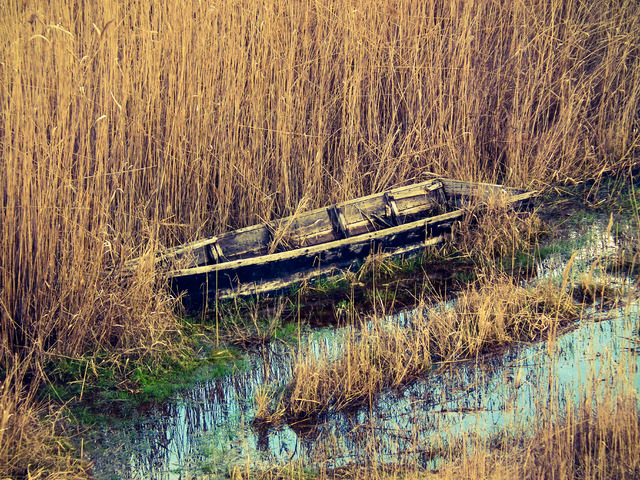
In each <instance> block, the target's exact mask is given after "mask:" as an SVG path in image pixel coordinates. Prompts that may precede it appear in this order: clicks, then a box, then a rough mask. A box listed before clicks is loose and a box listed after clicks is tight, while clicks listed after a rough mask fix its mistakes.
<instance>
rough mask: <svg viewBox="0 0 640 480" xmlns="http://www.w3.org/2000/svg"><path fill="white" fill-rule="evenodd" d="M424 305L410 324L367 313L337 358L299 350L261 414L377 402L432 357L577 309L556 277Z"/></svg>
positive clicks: (498, 341)
mask: <svg viewBox="0 0 640 480" xmlns="http://www.w3.org/2000/svg"><path fill="white" fill-rule="evenodd" d="M418 312H419V313H417V314H416V315H415V317H414V318H412V319H411V322H410V323H409V324H408V325H398V324H394V323H381V322H379V321H373V323H372V324H371V325H369V324H368V323H369V322H368V320H366V321H364V320H361V323H362V326H361V328H360V329H358V330H355V329H353V330H351V331H350V333H349V335H348V337H347V338H346V339H345V340H344V341H343V342H341V345H342V348H341V355H340V357H339V358H338V359H337V360H326V359H324V360H318V359H317V356H316V355H314V354H313V353H312V352H302V353H300V354H298V357H297V358H296V362H295V364H294V367H293V377H292V379H291V381H290V382H289V384H288V385H287V387H286V389H285V390H284V391H283V392H282V394H281V395H273V392H268V391H263V392H261V394H260V398H259V400H258V401H257V404H258V407H259V408H258V413H257V415H256V418H257V421H258V422H259V423H270V422H274V421H275V422H279V421H281V420H284V419H288V420H290V421H291V420H299V419H306V418H314V417H316V416H318V415H320V414H323V413H327V412H330V411H339V410H344V409H347V408H349V407H352V406H358V405H362V404H363V403H364V404H369V405H372V404H373V401H374V400H375V399H376V397H377V395H378V394H379V393H380V392H382V391H383V390H384V389H388V388H394V387H399V386H401V385H403V384H406V383H407V382H409V381H411V380H413V379H415V378H417V377H418V376H422V375H425V374H427V372H429V371H430V370H431V369H432V368H433V367H434V362H437V363H438V364H440V365H443V364H444V365H446V364H448V363H451V362H458V361H460V360H464V359H470V358H476V357H477V356H478V355H482V354H486V353H489V352H494V351H496V350H498V349H500V348H501V347H504V346H506V345H509V344H511V343H513V342H515V341H533V340H537V339H540V338H542V337H547V336H548V335H556V334H557V332H558V328H559V327H560V326H562V325H563V324H564V323H566V322H568V321H570V320H573V319H575V318H576V316H577V315H578V313H579V312H578V309H577V307H576V305H575V304H574V303H573V300H572V299H571V297H570V296H569V295H567V294H565V293H563V292H562V290H561V289H559V288H558V287H557V286H554V285H552V284H551V283H543V284H539V285H537V286H535V287H520V286H517V285H515V284H514V281H513V280H511V279H508V278H506V277H502V278H492V279H490V280H488V279H485V280H483V281H482V282H481V284H480V285H479V286H472V287H470V288H469V290H468V291H466V292H464V293H463V294H461V295H460V296H459V297H458V299H457V300H456V302H455V304H454V306H452V307H450V308H445V309H443V310H429V311H428V312H426V311H425V310H424V309H421V310H418ZM353 323H357V322H353Z"/></svg>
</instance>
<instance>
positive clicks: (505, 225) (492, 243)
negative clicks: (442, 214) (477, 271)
mask: <svg viewBox="0 0 640 480" xmlns="http://www.w3.org/2000/svg"><path fill="white" fill-rule="evenodd" d="M463 211H464V216H463V218H462V220H461V221H459V222H456V223H455V224H454V228H453V231H452V238H453V241H454V246H455V248H456V249H457V250H458V251H460V252H461V253H462V254H464V255H467V256H469V257H471V258H472V259H474V261H475V262H477V263H478V265H479V266H480V267H483V268H491V267H493V266H495V265H496V264H497V263H500V261H501V260H505V259H507V260H508V259H511V260H512V262H513V259H514V256H515V254H517V253H518V252H523V251H524V252H526V251H529V250H530V249H531V247H533V246H534V245H536V243H537V241H538V237H539V235H540V234H541V233H542V232H544V231H545V226H544V225H543V222H542V220H541V219H540V217H538V215H537V214H536V213H535V212H528V211H524V212H519V211H517V210H514V208H513V205H511V204H509V197H508V196H507V195H502V194H497V195H489V196H487V197H486V198H483V199H478V200H477V201H474V202H473V203H472V204H470V205H466V206H464V207H463Z"/></svg>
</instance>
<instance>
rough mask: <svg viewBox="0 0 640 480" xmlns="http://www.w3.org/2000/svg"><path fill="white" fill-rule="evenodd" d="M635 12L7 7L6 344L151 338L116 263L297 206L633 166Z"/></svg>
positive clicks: (1, 103)
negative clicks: (427, 184)
mask: <svg viewBox="0 0 640 480" xmlns="http://www.w3.org/2000/svg"><path fill="white" fill-rule="evenodd" d="M638 8H639V7H638V5H637V4H636V3H635V2H628V1H618V2H598V3H584V2H576V3H572V2H563V1H557V0H550V1H548V2H540V3H537V4H531V5H529V4H525V3H523V2H511V3H509V4H508V5H499V4H496V3H490V2H478V3H472V2H465V3H464V4H460V5H458V4H457V3H455V2H454V3H445V2H436V1H431V2H423V1H417V0H406V1H401V2H395V3H394V4H389V6H387V5H386V4H380V3H372V4H370V5H352V4H351V3H349V2H347V1H345V0H328V1H326V2H321V3H317V2H310V1H306V0H291V1H289V2H286V3H284V4H283V3H282V2H267V3H258V2H254V3H251V2H249V3H247V2H245V1H240V0H237V1H230V2H222V3H220V4H217V3H215V4H207V3H197V2H196V3H189V4H188V5H187V4H183V3H175V2H174V3H171V2H169V3H165V4H163V5H161V6H158V5H153V6H152V5H146V4H140V3H131V4H130V3H127V2H125V3H108V4H103V3H101V4H93V3H92V4H83V5H75V4H69V3H68V2H59V1H54V2H48V3H47V4H46V5H45V4H42V5H38V6H32V5H30V4H20V3H11V4H8V5H6V6H5V7H4V8H3V15H2V21H1V23H0V31H1V32H2V34H1V35H0V51H2V53H3V55H2V64H1V65H0V78H1V82H0V83H1V84H2V86H3V87H2V89H0V112H2V113H1V114H2V120H3V121H2V125H3V126H2V129H1V130H0V155H1V158H2V162H3V168H2V169H1V173H0V185H2V191H3V192H4V195H3V197H2V206H1V207H2V212H3V213H2V218H1V219H0V238H1V240H0V271H1V273H0V274H1V275H2V285H3V289H2V293H1V294H0V300H1V303H2V309H1V310H2V320H1V322H2V330H1V332H0V333H1V335H2V338H1V339H0V340H1V341H2V345H3V346H4V347H8V348H9V349H10V350H12V349H13V348H14V347H15V346H16V345H27V346H28V347H27V348H39V349H41V350H45V351H48V350H51V349H53V350H58V351H61V352H63V353H66V354H77V353H78V352H79V351H82V350H86V349H87V348H92V347H93V345H95V344H96V343H98V344H100V343H104V342H105V341H106V340H107V339H112V338H114V330H115V331H116V332H115V335H116V336H119V337H120V338H121V339H122V340H120V341H125V343H126V342H131V341H137V340H136V339H138V338H143V339H145V340H144V341H146V342H148V341H149V339H151V338H154V339H157V336H158V335H157V334H156V333H155V330H156V328H157V325H156V327H153V328H151V329H149V328H147V326H143V325H142V324H144V323H146V322H147V321H148V320H147V319H148V318H154V317H155V315H153V314H151V313H153V312H154V311H155V310H156V307H157V308H159V309H160V310H165V308H164V306H163V305H166V304H164V303H163V304H162V305H159V304H158V300H157V299H156V298H155V294H154V291H153V289H149V290H147V291H144V292H140V291H139V290H137V289H138V287H137V286H135V285H132V284H129V285H124V286H123V285H122V284H121V280H120V278H119V277H118V276H115V277H108V278H104V274H103V272H104V271H105V268H106V267H109V266H110V265H111V264H112V263H115V264H116V265H120V264H121V263H122V262H123V261H125V260H127V259H129V258H131V257H134V256H137V255H138V254H139V253H142V252H143V251H144V250H145V249H150V250H153V248H154V246H155V245H158V244H161V245H169V244H175V243H177V242H180V241H184V240H186V239H190V238H194V237H196V236H202V235H203V234H210V233H215V232H220V231H224V230H228V229H229V228H231V227H237V226H241V225H246V224H249V223H254V222H255V221H257V220H258V219H270V218H273V217H278V216H281V215H286V214H290V213H293V212H295V210H296V208H297V207H298V205H299V204H300V203H301V201H302V199H309V202H308V205H307V207H308V208H312V207H315V206H319V205H322V204H327V203H330V202H334V201H338V200H342V199H345V198H352V197H355V196H358V195H361V194H366V193H371V192H373V191H380V190H381V189H382V188H384V187H388V186H390V185H392V184H398V183H403V182H409V181H413V180H416V179H419V178H421V177H423V176H424V175H426V174H427V172H430V173H434V174H446V175H449V176H453V177H459V178H465V179H473V180H483V179H485V180H497V181H502V182H505V183H508V184H513V185H523V184H530V183H532V182H534V181H536V180H544V181H550V180H564V179H567V178H568V177H572V178H576V177H577V176H590V175H594V174H597V173H599V172H601V171H603V170H606V169H609V168H613V167H616V166H621V165H626V164H628V163H630V162H632V161H633V159H634V157H633V156H634V155H635V152H636V150H635V149H636V147H637V141H638V132H637V127H638V124H637V123H638V118H637V112H638V110H639V108H638V105H639V102H640V95H639V93H640V81H639V76H640V68H639V63H638V62H639V60H638V57H639V56H638V55H637V54H638V51H637V49H638V44H639V43H640V42H638V36H639V35H640V34H639V33H638V32H640V25H638V22H639V21H640V20H638V19H639V18H640V15H639V14H638V13H639V12H638ZM576 172H579V174H578V173H576ZM143 281H146V280H143ZM138 293H140V294H141V295H138ZM140 303H142V304H143V305H144V307H142V306H140ZM161 303H162V302H161ZM116 324H117V325H122V327H114V325H116ZM141 328H142V330H147V333H148V334H145V335H142V337H140V335H139V333H140V332H139V330H140V329H141ZM152 341H154V340H152Z"/></svg>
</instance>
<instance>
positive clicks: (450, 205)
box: [156, 178, 535, 306]
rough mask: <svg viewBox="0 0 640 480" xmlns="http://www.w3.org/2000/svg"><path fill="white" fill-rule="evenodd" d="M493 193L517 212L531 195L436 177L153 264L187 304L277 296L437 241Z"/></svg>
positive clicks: (173, 253)
mask: <svg viewBox="0 0 640 480" xmlns="http://www.w3.org/2000/svg"><path fill="white" fill-rule="evenodd" d="M496 194H499V195H505V196H506V197H507V201H508V202H509V203H511V204H512V205H513V206H514V207H515V208H522V207H523V206H524V205H525V204H528V203H529V201H530V199H531V198H532V197H533V196H534V195H535V192H531V191H523V190H518V189H514V188H507V187H503V186H501V185H491V184H485V183H470V182H464V181H458V180H450V179H445V178H435V179H431V180H428V181H425V182H422V183H418V184H414V185H408V186H403V187H398V188H393V189H390V190H388V191H385V192H382V193H377V194H374V195H369V196H366V197H361V198H357V199H354V200H350V201H346V202H343V203H339V204H336V205H331V206H328V207H324V208H319V209H315V210H311V211H307V212H304V213H300V214H296V215H293V216H290V217H286V218H282V219H278V220H274V221H271V222H267V223H262V224H259V225H254V226H250V227H246V228H241V229H239V230H235V231H231V232H228V233H224V234H220V235H217V236H213V237H210V238H206V239H203V240H199V241H195V242H192V243H188V244H184V245H181V246H178V247H175V248H172V249H168V250H165V251H163V252H161V253H160V254H159V256H158V257H157V259H156V261H157V262H158V263H159V264H161V265H163V266H164V267H165V269H166V270H165V271H166V275H167V276H168V278H169V281H170V285H171V288H172V290H173V291H174V292H175V293H176V294H186V297H185V298H187V299H188V303H189V304H190V305H198V306H199V305H202V304H206V303H207V302H208V301H212V300H218V299H223V298H228V297H232V296H237V295H250V294H257V293H264V292H271V291H278V290H280V291H282V290H283V289H286V288H288V287H290V286H292V285H294V284H296V283H298V282H301V281H305V280H308V279H311V278H314V277H318V276H322V275H327V274H330V273H332V272H335V271H336V270H344V269H348V268H350V267H352V266H353V265H356V264H357V263H358V262H361V261H363V260H364V259H365V258H366V257H367V256H369V255H371V254H380V255H383V256H397V255H403V254H409V253H411V252H415V251H417V250H420V249H423V248H425V247H426V246H429V245H435V244H437V243H440V242H442V241H443V240H444V238H445V235H446V234H447V233H449V232H450V231H451V226H452V224H453V222H455V221H457V220H460V219H461V218H462V216H463V213H464V211H463V207H464V206H465V205H469V204H472V203H473V202H477V201H478V200H482V198H483V197H487V196H488V195H496Z"/></svg>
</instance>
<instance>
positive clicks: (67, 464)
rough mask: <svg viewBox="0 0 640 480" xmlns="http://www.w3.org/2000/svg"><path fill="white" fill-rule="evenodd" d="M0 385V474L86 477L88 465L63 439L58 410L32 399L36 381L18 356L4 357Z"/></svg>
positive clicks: (51, 479)
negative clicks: (48, 409)
mask: <svg viewBox="0 0 640 480" xmlns="http://www.w3.org/2000/svg"><path fill="white" fill-rule="evenodd" d="M5 363H6V364H7V365H8V371H7V374H6V376H5V378H3V380H2V384H0V477H1V478H14V479H18V478H29V479H33V480H37V479H43V478H46V479H50V480H53V479H85V478H89V465H88V464H87V463H86V462H83V461H80V460H78V459H77V458H76V457H77V453H76V452H74V449H73V448H72V447H71V445H70V444H69V442H68V440H66V439H65V432H64V431H63V430H61V427H62V425H63V424H64V421H63V419H61V417H60V410H59V409H56V411H52V412H47V408H46V407H45V406H42V405H39V404H38V403H37V401H36V400H35V393H36V390H37V383H38V382H34V380H33V379H32V378H29V377H28V375H29V374H28V373H27V372H26V370H27V368H25V364H24V363H23V364H22V365H21V364H20V362H19V360H18V358H17V357H14V358H13V359H5Z"/></svg>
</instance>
